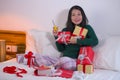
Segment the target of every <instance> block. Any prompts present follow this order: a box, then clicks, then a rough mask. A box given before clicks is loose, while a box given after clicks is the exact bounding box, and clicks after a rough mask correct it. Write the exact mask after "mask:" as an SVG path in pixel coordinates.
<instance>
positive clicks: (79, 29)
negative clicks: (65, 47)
mask: <svg viewBox="0 0 120 80" xmlns="http://www.w3.org/2000/svg"><path fill="white" fill-rule="evenodd" d="M87 32H88V30H87V29H86V28H82V27H79V26H75V29H74V31H73V36H77V37H79V38H81V39H84V38H85V37H86V35H87ZM71 38H73V37H71Z"/></svg>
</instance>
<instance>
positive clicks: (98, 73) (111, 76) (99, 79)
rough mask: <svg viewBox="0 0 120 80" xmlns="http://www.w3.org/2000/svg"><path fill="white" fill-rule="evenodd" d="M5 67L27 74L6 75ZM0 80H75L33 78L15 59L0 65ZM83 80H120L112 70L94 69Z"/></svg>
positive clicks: (119, 74) (29, 71)
mask: <svg viewBox="0 0 120 80" xmlns="http://www.w3.org/2000/svg"><path fill="white" fill-rule="evenodd" d="M5 66H16V67H19V68H23V69H25V70H27V74H23V77H22V78H20V77H17V76H16V75H15V74H8V73H4V72H3V68H4V67H5ZM0 80H75V79H66V78H61V77H42V76H35V75H34V69H33V68H29V67H28V66H26V65H23V64H19V63H17V62H16V59H12V60H9V61H6V62H2V63H0ZM84 80H120V72H116V71H112V70H102V69H95V70H94V73H93V74H86V75H85V79H84Z"/></svg>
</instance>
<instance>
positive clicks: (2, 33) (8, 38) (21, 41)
mask: <svg viewBox="0 0 120 80" xmlns="http://www.w3.org/2000/svg"><path fill="white" fill-rule="evenodd" d="M0 40H5V44H6V54H11V55H13V56H14V57H15V55H16V53H24V52H25V44H26V33H25V32H24V31H11V30H0ZM9 46H16V47H17V51H15V52H14V51H9ZM7 49H8V50H7Z"/></svg>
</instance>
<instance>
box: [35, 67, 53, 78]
mask: <svg viewBox="0 0 120 80" xmlns="http://www.w3.org/2000/svg"><path fill="white" fill-rule="evenodd" d="M36 70H37V75H38V76H52V68H50V67H49V66H45V65H41V66H40V67H38V68H36Z"/></svg>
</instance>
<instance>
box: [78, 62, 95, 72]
mask: <svg viewBox="0 0 120 80" xmlns="http://www.w3.org/2000/svg"><path fill="white" fill-rule="evenodd" d="M77 70H78V71H82V72H84V73H85V74H91V73H93V71H94V68H93V65H92V64H90V65H82V64H78V65H77Z"/></svg>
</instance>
